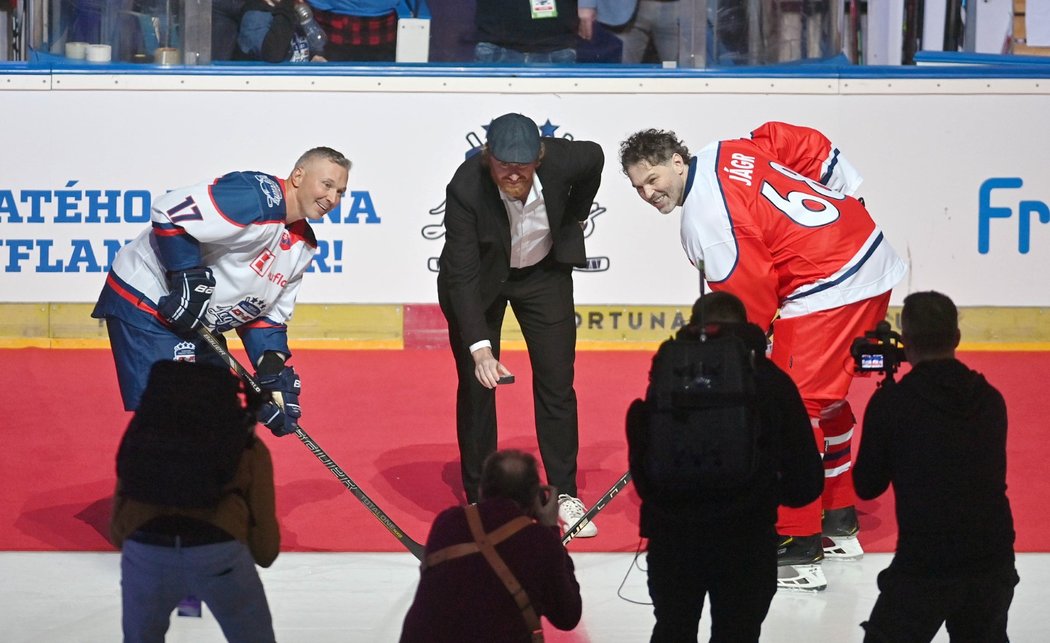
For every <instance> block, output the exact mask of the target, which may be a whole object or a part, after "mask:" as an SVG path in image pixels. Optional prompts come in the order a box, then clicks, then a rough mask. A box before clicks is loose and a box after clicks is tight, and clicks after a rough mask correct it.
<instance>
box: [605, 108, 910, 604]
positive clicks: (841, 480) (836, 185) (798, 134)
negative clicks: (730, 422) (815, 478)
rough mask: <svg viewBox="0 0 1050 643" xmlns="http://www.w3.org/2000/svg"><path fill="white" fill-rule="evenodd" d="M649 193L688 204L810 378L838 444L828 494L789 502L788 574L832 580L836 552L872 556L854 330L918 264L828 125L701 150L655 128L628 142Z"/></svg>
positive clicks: (819, 584) (701, 263) (705, 239)
mask: <svg viewBox="0 0 1050 643" xmlns="http://www.w3.org/2000/svg"><path fill="white" fill-rule="evenodd" d="M620 162H621V165H622V167H623V171H624V173H625V174H626V175H627V177H628V178H629V179H630V181H631V184H632V185H633V186H634V188H635V189H636V190H637V191H638V195H639V196H640V197H641V198H642V199H644V200H645V201H647V202H648V203H650V204H651V205H652V206H653V207H654V208H656V209H657V210H659V211H660V212H661V213H663V214H668V213H670V212H671V211H673V210H674V209H675V208H676V207H678V206H682V246H683V248H684V249H685V252H686V255H687V256H688V258H689V260H690V261H691V262H692V263H693V265H695V266H696V267H697V268H698V269H700V270H701V271H702V274H703V276H704V278H705V279H706V280H707V282H708V283H709V284H710V286H711V288H712V289H713V290H725V291H728V292H731V293H732V294H734V295H736V296H737V297H739V298H740V299H741V300H743V302H744V304H745V306H746V307H747V312H748V321H750V322H753V323H755V324H757V325H758V326H760V327H761V328H766V329H770V330H772V332H773V349H772V355H771V357H772V360H773V361H774V362H775V363H776V364H777V365H778V366H780V367H781V368H782V369H784V370H785V371H786V372H787V373H788V374H790V375H791V377H792V379H794V381H795V383H796V384H797V385H798V388H799V392H800V393H801V394H802V398H803V401H804V402H805V404H806V410H807V412H808V413H809V416H810V419H811V422H812V424H813V432H814V436H815V438H816V441H817V446H818V448H819V449H820V450H821V452H822V453H823V457H824V474H825V485H824V494H823V498H822V499H821V500H818V501H817V502H815V503H813V504H811V505H807V506H806V507H802V508H799V509H790V508H786V507H781V508H780V511H779V515H778V520H777V532H778V534H780V537H781V547H780V552H779V553H780V555H779V563H780V564H781V565H784V566H788V565H790V566H793V567H794V568H795V569H796V570H798V573H799V576H792V575H791V574H781V579H780V580H779V584H780V586H781V587H789V588H797V589H823V588H824V587H826V585H827V582H826V580H825V579H824V574H823V572H822V571H821V569H820V567H819V563H820V562H821V561H822V560H823V559H824V557H825V556H827V557H829V558H841V559H850V558H859V557H860V556H861V555H863V549H862V548H861V546H860V543H859V542H858V540H857V538H856V534H857V529H858V526H857V519H856V511H855V509H854V504H855V502H856V497H855V495H854V492H853V481H852V474H851V472H850V466H851V462H852V455H851V453H852V452H851V442H852V437H853V425H854V423H855V422H854V416H853V412H852V410H851V409H850V406H849V403H848V402H847V401H846V394H847V392H848V391H849V385H850V382H851V380H852V377H853V367H852V359H851V357H850V351H849V347H850V343H851V342H852V340H853V338H855V337H860V336H862V335H863V334H864V332H865V331H868V330H871V329H872V328H874V327H875V324H876V323H877V322H879V321H880V320H882V319H883V318H884V317H885V315H886V309H887V306H888V304H889V298H890V290H891V289H892V288H893V287H894V286H895V285H896V284H897V283H899V282H900V281H901V279H903V278H904V275H905V274H906V273H907V266H906V265H905V263H904V262H903V261H902V260H901V258H900V257H899V256H898V255H897V253H896V252H895V251H894V250H893V248H891V247H890V245H889V243H888V242H887V240H886V239H885V237H884V236H883V233H882V230H881V229H880V228H879V227H878V226H877V225H876V224H875V222H874V221H873V220H872V218H871V216H870V215H869V214H868V211H867V210H866V209H865V207H864V204H863V202H862V201H860V200H858V199H856V198H853V197H852V196H851V195H853V194H854V193H855V192H856V190H857V188H858V186H859V185H860V183H861V177H860V175H859V174H858V173H857V171H856V170H855V169H854V168H853V166H851V165H850V164H849V163H848V162H847V161H846V160H845V159H844V158H843V157H842V155H841V154H840V153H839V151H838V149H837V148H836V147H835V146H834V145H832V143H831V141H829V140H828V139H827V138H826V137H825V136H824V135H823V134H821V133H820V132H818V131H816V130H814V129H811V128H808V127H799V126H795V125H789V124H786V123H777V122H771V123H766V124H764V125H762V126H761V127H759V128H758V129H756V130H755V131H754V132H752V133H751V137H750V138H742V139H735V140H723V141H716V142H714V143H711V144H710V145H708V146H707V147H705V148H704V149H702V150H700V152H699V153H698V154H696V155H695V156H691V155H690V154H689V150H688V149H687V148H686V146H685V145H684V143H682V141H680V140H679V139H678V138H677V137H676V135H675V134H674V132H670V131H664V130H655V129H649V130H644V131H640V132H637V133H635V134H633V135H632V136H631V137H629V138H628V139H627V140H625V141H623V142H622V143H621V145H620Z"/></svg>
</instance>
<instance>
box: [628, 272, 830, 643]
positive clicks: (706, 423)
mask: <svg viewBox="0 0 1050 643" xmlns="http://www.w3.org/2000/svg"><path fill="white" fill-rule="evenodd" d="M746 319H747V314H746V311H745V309H744V305H743V303H742V302H741V301H740V300H739V299H738V298H737V297H735V296H734V295H731V294H729V293H726V292H713V293H710V294H707V295H703V296H701V297H700V299H699V300H697V302H696V304H695V305H694V306H693V314H692V318H691V320H690V324H689V325H688V326H686V327H685V328H683V329H682V330H681V331H679V333H678V335H677V337H675V338H674V339H670V340H668V341H666V342H664V344H663V345H661V347H660V350H659V351H658V352H657V354H656V356H655V357H654V358H653V366H652V370H651V371H650V375H649V378H650V383H649V390H648V391H647V393H646V399H645V400H644V401H643V400H635V402H634V403H633V404H632V405H631V408H630V409H629V410H628V414H627V442H628V458H629V461H630V470H631V475H632V476H633V480H634V483H635V487H636V489H637V491H638V495H639V496H640V497H641V499H642V506H641V522H640V531H641V535H642V536H643V537H647V538H648V539H649V546H648V556H647V562H648V568H649V570H648V573H649V594H650V596H651V597H652V600H653V611H654V614H655V616H656V625H655V627H654V629H653V633H652V639H651V640H652V641H654V642H655V641H695V640H696V638H697V630H698V628H699V621H700V616H701V613H702V611H703V607H704V599H705V596H708V595H709V596H710V600H711V623H712V624H711V633H712V640H719V641H720V640H732V641H741V642H744V641H758V639H759V634H760V632H761V627H762V621H763V620H765V617H766V614H767V612H768V611H769V604H770V601H771V600H772V598H773V594H774V593H775V592H776V589H777V534H776V528H775V523H776V519H777V506H778V504H780V503H782V504H786V505H788V506H792V507H795V506H802V505H805V504H807V503H810V502H812V501H813V500H815V499H817V498H819V497H820V493H821V490H822V489H823V484H824V470H823V467H822V465H821V460H820V455H819V453H818V452H817V448H816V444H815V443H814V441H813V431H812V428H811V426H810V421H809V417H808V416H807V414H806V409H805V407H804V406H803V404H802V398H801V397H800V395H799V392H798V389H797V388H796V386H795V384H794V382H792V380H791V378H790V377H788V375H787V374H786V373H784V372H783V371H782V370H780V368H778V367H777V366H776V365H774V364H773V363H772V362H771V361H769V360H768V359H767V358H766V357H765V347H766V338H765V335H764V333H763V332H762V331H761V329H759V328H758V327H757V326H755V325H753V324H748V323H746ZM705 391H706V393H705Z"/></svg>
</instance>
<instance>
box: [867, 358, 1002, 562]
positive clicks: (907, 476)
mask: <svg viewBox="0 0 1050 643" xmlns="http://www.w3.org/2000/svg"><path fill="white" fill-rule="evenodd" d="M891 483H892V484H893V493H894V498H895V501H896V509H897V527H898V534H897V554H896V557H895V558H894V561H893V566H894V567H895V568H898V569H899V570H901V571H904V572H907V573H913V574H921V575H938V576H944V575H961V574H965V573H967V572H978V571H985V570H988V569H992V568H996V567H999V566H1002V565H1012V564H1013V560H1014V553H1013V543H1014V526H1013V517H1012V515H1011V513H1010V502H1009V500H1008V499H1007V497H1006V402H1005V401H1004V400H1003V396H1002V395H1001V394H1000V393H999V391H998V390H996V389H995V387H993V386H992V385H991V384H989V383H988V381H987V380H985V378H984V376H983V375H981V374H980V373H977V372H976V371H972V370H970V369H969V368H967V367H966V365H965V364H963V363H962V362H960V361H958V360H955V359H939V360H930V361H923V362H920V363H919V364H917V365H915V367H914V368H913V369H912V370H911V372H909V373H908V374H907V375H905V376H904V377H902V378H901V380H900V382H899V383H896V384H894V383H887V385H886V386H883V387H881V388H880V389H879V390H877V391H876V392H875V394H874V395H873V396H872V398H871V401H870V402H869V403H868V408H867V410H866V411H865V414H864V425H863V432H862V435H861V443H860V451H859V453H858V454H857V460H856V463H855V465H854V469H853V484H854V487H855V488H856V490H857V495H858V496H859V497H861V498H864V499H872V498H875V497H877V496H879V495H881V494H882V493H883V492H884V491H886V489H887V487H888V486H889V485H890V484H891Z"/></svg>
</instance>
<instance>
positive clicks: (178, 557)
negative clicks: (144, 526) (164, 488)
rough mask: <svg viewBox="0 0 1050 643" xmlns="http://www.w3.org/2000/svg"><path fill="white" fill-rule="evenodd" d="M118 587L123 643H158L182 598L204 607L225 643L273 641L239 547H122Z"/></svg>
mask: <svg viewBox="0 0 1050 643" xmlns="http://www.w3.org/2000/svg"><path fill="white" fill-rule="evenodd" d="M120 585H121V588H122V590H123V591H122V594H123V617H122V621H123V626H124V641H125V643H163V641H164V633H165V632H167V631H168V625H169V622H170V620H171V612H172V610H174V609H175V606H176V605H178V603H179V601H180V600H181V599H182V598H183V597H184V596H187V595H193V596H196V597H197V598H199V599H201V600H202V601H203V602H204V603H205V604H206V605H207V606H208V609H210V610H211V613H212V615H214V616H215V620H217V621H218V622H219V626H220V627H222V633H223V634H224V635H225V636H226V640H227V641H230V642H231V643H268V642H269V643H272V642H273V640H274V635H273V621H272V619H271V617H270V607H269V605H268V604H267V602H266V594H265V592H264V591H263V585H262V581H261V580H260V579H259V572H258V571H256V569H255V561H254V560H253V559H252V555H251V553H250V552H249V551H248V546H247V545H245V544H244V543H242V542H239V541H236V540H231V541H229V542H224V543H216V544H214V545H201V546H199V547H159V546H156V545H144V544H142V543H139V542H135V541H133V540H127V541H124V546H123V554H122V555H121V559H120Z"/></svg>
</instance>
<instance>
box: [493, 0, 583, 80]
mask: <svg viewBox="0 0 1050 643" xmlns="http://www.w3.org/2000/svg"><path fill="white" fill-rule="evenodd" d="M594 1H595V0H583V1H582V2H581V3H579V4H577V0H520V1H517V2H505V1H501V0H478V3H477V8H476V10H475V13H474V24H475V27H476V28H477V38H478V43H477V45H475V47H474V60H475V62H481V63H559V64H571V63H575V62H576V37H577V34H578V35H579V37H581V38H583V39H585V40H590V39H591V37H592V34H593V28H594V21H595V14H596V12H595V8H594ZM588 4H589V5H590V6H586V5H588Z"/></svg>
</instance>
